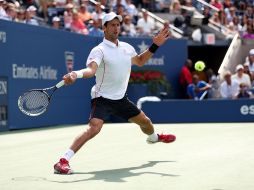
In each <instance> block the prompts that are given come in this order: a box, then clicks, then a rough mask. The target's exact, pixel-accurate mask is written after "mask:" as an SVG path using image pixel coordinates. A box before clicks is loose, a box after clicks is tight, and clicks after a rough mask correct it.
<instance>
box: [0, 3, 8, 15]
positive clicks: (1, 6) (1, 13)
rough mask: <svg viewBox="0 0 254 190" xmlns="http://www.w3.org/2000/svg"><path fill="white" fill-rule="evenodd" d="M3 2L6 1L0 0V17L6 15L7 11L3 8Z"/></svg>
mask: <svg viewBox="0 0 254 190" xmlns="http://www.w3.org/2000/svg"><path fill="white" fill-rule="evenodd" d="M5 3H6V1H5V0H0V19H2V18H6V17H7V13H6V11H5V9H4V4H5Z"/></svg>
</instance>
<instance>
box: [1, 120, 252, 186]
mask: <svg viewBox="0 0 254 190" xmlns="http://www.w3.org/2000/svg"><path fill="white" fill-rule="evenodd" d="M86 127H87V126H86V125H83V126H82V125H79V126H77V125H76V126H65V127H52V128H46V129H39V130H20V131H12V132H5V133H0V151H1V153H0V163H1V170H0V190H58V189H59V190H77V189H85V190H136V189H137V190H141V189H142V190H253V189H254V123H234V124H233V123H227V124H225V123H224V124H221V123H211V124H157V125H155V129H156V131H157V132H159V133H161V132H163V133H167V132H170V133H173V134H175V135H176V136H177V140H176V141H175V142H174V143H171V144H163V143H156V144H147V143H146V141H145V140H146V136H145V135H144V134H143V133H142V132H141V131H140V129H139V128H138V127H137V126H135V125H134V124H127V123H126V124H105V125H104V127H103V129H102V131H101V133H100V134H99V135H98V136H96V137H95V138H94V139H92V140H91V141H89V142H88V143H87V144H85V146H84V147H83V148H82V149H81V150H80V151H79V152H78V153H77V154H76V155H75V156H74V157H73V159H72V160H71V162H70V164H71V167H72V169H73V170H74V174H73V175H68V176H66V175H56V174H53V165H54V163H55V162H56V161H58V159H59V157H60V156H61V155H62V154H63V153H64V152H65V150H66V149H67V148H68V147H69V145H70V144H71V143H72V140H73V139H74V138H75V137H76V135H78V134H79V133H80V132H82V131H83V130H85V128H86Z"/></svg>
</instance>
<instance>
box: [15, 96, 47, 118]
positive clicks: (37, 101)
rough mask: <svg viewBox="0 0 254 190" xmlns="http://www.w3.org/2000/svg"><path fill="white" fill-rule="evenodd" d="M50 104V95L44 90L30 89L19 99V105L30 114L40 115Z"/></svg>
mask: <svg viewBox="0 0 254 190" xmlns="http://www.w3.org/2000/svg"><path fill="white" fill-rule="evenodd" d="M48 105H49V97H48V95H47V94H46V93H45V92H43V91H30V92H27V93H25V94H24V95H23V96H22V97H21V98H20V100H19V106H20V107H21V108H22V110H23V111H24V112H26V113H27V114H29V115H39V114H41V113H43V112H44V111H46V108H47V106H48Z"/></svg>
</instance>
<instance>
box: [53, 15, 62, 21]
mask: <svg viewBox="0 0 254 190" xmlns="http://www.w3.org/2000/svg"><path fill="white" fill-rule="evenodd" d="M52 21H53V22H59V21H60V18H59V17H58V16H54V17H53V19H52Z"/></svg>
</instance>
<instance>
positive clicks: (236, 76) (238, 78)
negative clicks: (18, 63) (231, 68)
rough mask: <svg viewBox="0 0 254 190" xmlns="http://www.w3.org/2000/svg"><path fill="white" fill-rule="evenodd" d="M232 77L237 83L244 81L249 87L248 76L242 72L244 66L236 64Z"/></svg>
mask: <svg viewBox="0 0 254 190" xmlns="http://www.w3.org/2000/svg"><path fill="white" fill-rule="evenodd" d="M232 79H233V80H236V81H237V82H238V84H241V83H244V84H246V85H247V86H248V87H249V88H250V87H251V80H250V76H249V75H247V74H245V73H244V68H243V65H241V64H239V65H237V66H236V74H234V75H233V76H232Z"/></svg>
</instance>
